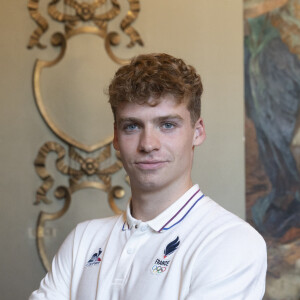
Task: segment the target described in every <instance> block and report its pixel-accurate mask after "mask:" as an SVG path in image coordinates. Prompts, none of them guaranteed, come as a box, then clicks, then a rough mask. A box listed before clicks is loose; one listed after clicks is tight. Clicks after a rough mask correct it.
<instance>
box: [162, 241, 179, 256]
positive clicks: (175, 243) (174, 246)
mask: <svg viewBox="0 0 300 300" xmlns="http://www.w3.org/2000/svg"><path fill="white" fill-rule="evenodd" d="M179 244H180V241H179V237H177V238H176V239H175V240H174V241H172V242H171V243H169V244H168V245H167V247H166V249H165V250H164V258H166V257H167V256H168V255H170V254H172V253H173V252H174V251H175V250H176V249H177V248H178V246H179Z"/></svg>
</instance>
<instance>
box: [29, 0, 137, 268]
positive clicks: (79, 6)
mask: <svg viewBox="0 0 300 300" xmlns="http://www.w3.org/2000/svg"><path fill="white" fill-rule="evenodd" d="M59 2H62V1H61V0H52V1H49V4H48V15H49V16H50V17H51V18H52V19H53V20H54V21H57V22H59V23H62V25H63V28H64V30H63V31H62V32H55V33H54V34H53V35H52V36H51V40H50V43H51V45H52V46H53V47H60V52H59V54H58V55H57V57H56V58H54V59H53V60H50V61H45V60H39V59H37V60H36V63H35V66H34V69H33V91H34V98H35V102H36V105H37V108H38V110H39V113H40V115H41V117H42V118H43V120H44V121H45V123H46V125H47V126H48V127H49V128H50V129H51V130H52V132H53V133H54V134H55V135H56V136H57V137H58V138H59V139H60V141H61V143H58V142H51V141H48V142H46V143H45V144H44V145H43V146H42V147H41V148H40V149H39V151H38V155H37V157H36V159H35V161H34V166H35V169H36V172H37V174H38V175H39V176H40V178H41V179H42V181H43V183H42V185H41V186H40V187H39V188H38V190H37V191H36V200H35V202H34V204H35V205H39V204H41V203H44V204H46V205H51V204H52V203H53V201H52V200H50V199H49V197H48V192H49V191H50V190H51V189H53V188H54V196H55V198H56V199H58V200H63V201H64V204H63V206H62V208H61V209H60V210H58V211H56V212H54V213H47V212H45V211H40V213H39V216H38V220H37V225H36V242H37V249H38V253H39V256H40V259H41V262H42V264H43V266H44V268H45V269H46V270H47V271H48V270H49V269H50V263H49V259H48V256H47V252H46V247H45V243H44V236H45V226H46V223H47V222H51V221H54V220H57V219H59V218H61V217H62V216H64V214H65V213H66V212H67V211H68V209H69V207H70V205H71V199H72V194H73V193H75V192H76V191H78V190H81V189H85V188H96V189H99V190H102V191H104V192H105V193H106V194H107V200H108V203H109V205H110V207H111V209H112V211H113V212H114V213H116V214H119V213H121V212H122V211H121V210H120V209H119V207H118V206H117V204H116V203H115V200H117V199H120V198H123V197H124V195H125V191H124V188H123V187H121V186H118V185H117V186H113V185H112V176H113V175H115V174H116V173H117V172H118V171H120V170H121V169H122V168H123V165H122V162H121V160H120V156H119V153H118V152H115V151H113V150H112V137H107V138H105V139H103V140H102V141H99V142H97V143H94V144H92V145H88V144H85V143H82V142H80V141H79V140H78V139H76V138H75V137H71V136H70V135H69V134H67V133H66V132H64V131H63V130H62V128H60V127H59V126H58V125H57V124H56V123H55V122H54V120H53V118H51V115H50V114H49V113H48V112H47V109H46V106H45V101H44V99H43V97H42V93H41V88H40V87H41V74H42V72H43V70H44V69H45V68H51V67H53V66H55V65H57V64H58V63H59V62H61V60H62V59H63V58H64V56H65V54H66V48H67V43H68V40H69V39H70V38H71V37H75V36H78V35H79V34H86V33H88V34H94V35H96V36H98V37H100V38H102V39H104V46H105V49H106V52H107V55H108V56H109V57H110V58H111V59H112V60H113V61H114V62H116V63H117V64H121V65H122V64H126V63H128V62H129V60H128V59H122V58H119V57H117V56H116V55H115V54H114V52H113V47H116V46H120V41H121V36H120V34H119V33H118V32H116V31H108V25H109V22H110V21H112V20H113V19H114V18H115V17H116V16H118V15H119V13H120V11H121V6H120V4H119V2H118V1H117V0H110V1H107V0H94V1H92V2H90V3H87V2H79V1H74V0H64V1H63V3H61V4H62V5H63V7H64V9H63V12H61V11H60V7H59V6H58V4H59ZM106 2H109V3H110V4H111V8H110V9H109V10H108V11H104V12H103V9H102V11H101V12H99V9H100V8H101V7H102V8H103V5H104V4H106V6H107V3H106ZM128 4H129V10H128V12H127V13H126V15H125V17H124V18H123V19H122V20H121V22H120V29H121V31H122V32H123V33H124V34H125V35H127V37H128V38H129V40H130V41H129V43H128V44H127V47H128V48H132V47H133V46H135V45H136V44H138V45H140V46H143V41H142V39H141V37H140V35H139V33H138V32H137V31H136V29H134V27H133V26H132V23H133V22H134V21H135V20H136V18H137V16H138V14H139V11H140V4H139V1H138V0H128ZM28 10H29V13H30V16H31V17H32V19H33V20H34V21H35V22H36V24H37V26H38V27H37V28H36V29H35V30H34V31H33V33H32V34H31V36H30V39H29V43H28V48H29V49H32V48H34V47H37V48H39V49H46V47H47V46H46V45H44V44H42V43H41V41H40V40H41V38H42V36H43V34H44V33H45V32H46V31H47V30H48V29H49V23H48V21H47V20H46V18H45V17H43V16H42V14H41V12H40V9H39V0H29V1H28ZM66 11H68V13H66ZM91 24H92V25H91ZM66 149H68V152H67V151H66ZM50 152H54V153H56V155H57V159H56V168H57V170H58V172H59V173H60V174H62V175H64V176H66V177H67V178H68V181H69V184H68V186H62V185H58V184H56V181H57V180H56V179H55V178H54V177H53V176H52V175H51V174H50V173H49V171H48V170H47V167H46V159H47V157H48V155H49V153H50ZM112 152H113V154H112ZM124 183H125V184H126V183H127V184H129V179H128V176H126V177H125V178H124Z"/></svg>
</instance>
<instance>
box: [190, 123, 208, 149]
mask: <svg viewBox="0 0 300 300" xmlns="http://www.w3.org/2000/svg"><path fill="white" fill-rule="evenodd" d="M205 138H206V133H205V127H204V122H203V119H202V118H199V119H198V120H197V122H196V123H195V125H194V140H193V146H199V145H201V144H202V143H203V142H204V140H205Z"/></svg>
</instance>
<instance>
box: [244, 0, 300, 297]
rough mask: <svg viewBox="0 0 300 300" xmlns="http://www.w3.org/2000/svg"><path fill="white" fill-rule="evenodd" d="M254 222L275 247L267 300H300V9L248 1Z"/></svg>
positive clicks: (249, 174)
mask: <svg viewBox="0 0 300 300" xmlns="http://www.w3.org/2000/svg"><path fill="white" fill-rule="evenodd" d="M244 16H245V28H244V29H245V30H244V32H245V37H244V60H245V61H244V66H245V112H246V118H245V119H246V125H245V126H246V128H245V135H246V193H247V194H246V203H247V219H248V221H249V222H250V223H251V224H252V225H253V226H254V227H256V229H257V230H258V231H259V232H260V233H261V234H262V235H263V236H264V238H265V239H266V241H267V245H268V257H269V258H268V265H269V267H268V275H267V291H266V296H265V299H268V300H281V299H282V300H288V299H290V300H299V299H300V1H299V0H275V1H274V0H272V1H271V0H260V1H258V0H245V1H244Z"/></svg>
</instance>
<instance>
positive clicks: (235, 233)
mask: <svg viewBox="0 0 300 300" xmlns="http://www.w3.org/2000/svg"><path fill="white" fill-rule="evenodd" d="M204 200H205V201H203V202H204V203H203V205H202V207H199V209H198V211H197V214H199V215H198V216H199V218H198V220H201V221H200V222H199V221H197V223H198V224H199V225H200V229H201V232H205V233H206V238H207V239H208V240H211V241H213V242H217V243H218V242H220V243H222V244H223V245H224V243H225V244H232V245H233V244H235V243H236V244H237V245H238V246H239V247H243V245H247V244H248V245H249V244H252V245H253V244H255V245H259V246H260V247H263V248H264V247H265V241H264V239H263V238H262V236H261V235H260V233H258V232H257V231H256V229H255V228H253V227H252V226H251V225H250V224H249V223H248V222H246V221H245V220H243V219H241V218H240V217H238V216H237V215H235V214H233V213H231V212H230V211H228V210H227V209H225V208H223V207H222V206H221V205H219V204H218V203H217V202H215V201H214V200H212V199H211V198H209V197H205V199H204Z"/></svg>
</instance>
